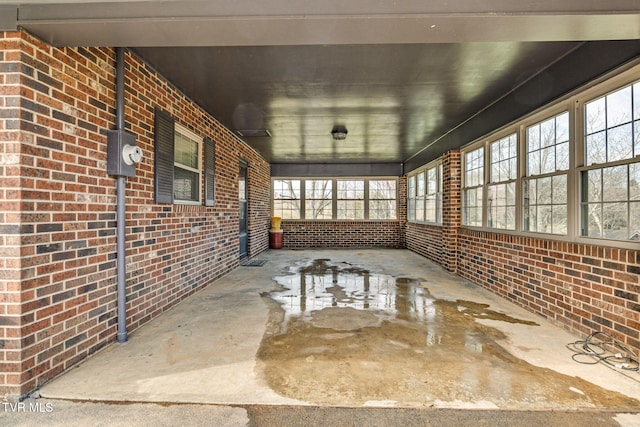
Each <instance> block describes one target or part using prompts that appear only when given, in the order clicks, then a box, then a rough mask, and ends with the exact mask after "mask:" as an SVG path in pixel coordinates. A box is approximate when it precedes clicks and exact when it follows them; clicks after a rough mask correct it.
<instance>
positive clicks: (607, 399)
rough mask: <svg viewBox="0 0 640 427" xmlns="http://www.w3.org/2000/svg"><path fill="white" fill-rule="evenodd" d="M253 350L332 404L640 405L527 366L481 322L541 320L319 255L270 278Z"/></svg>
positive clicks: (293, 386) (295, 385)
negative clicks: (266, 313)
mask: <svg viewBox="0 0 640 427" xmlns="http://www.w3.org/2000/svg"><path fill="white" fill-rule="evenodd" d="M275 280H276V282H277V283H278V284H279V285H280V286H281V287H282V289H281V290H280V289H277V290H274V291H272V292H269V293H265V294H264V296H265V297H268V298H270V299H271V300H272V301H273V302H275V304H272V309H271V321H270V322H269V325H270V327H269V329H268V330H267V331H266V337H265V339H264V340H263V342H262V345H261V347H260V350H259V352H258V357H259V358H260V359H261V360H262V361H263V362H264V373H265V376H266V378H267V382H268V384H269V386H270V387H271V388H273V389H274V390H275V391H276V392H278V393H279V394H281V395H283V396H287V397H291V398H295V399H299V400H304V401H308V402H312V403H314V404H328V405H358V406H360V405H381V404H382V405H394V406H395V405H400V406H407V405H408V406H416V405H418V406H419V405H430V404H434V403H437V402H474V405H475V406H476V407H479V406H480V407H498V408H500V407H513V406H514V405H517V406H518V407H520V408H526V409H535V408H540V407H545V408H554V409H560V408H565V407H572V408H597V409H603V408H608V409H631V408H632V409H640V403H639V402H638V400H636V399H634V398H632V397H628V396H625V395H623V394H621V393H617V392H612V391H609V390H606V389H604V388H602V387H599V386H596V385H593V384H591V383H589V382H587V381H585V380H582V379H580V378H577V377H572V376H568V375H563V374H560V373H558V372H555V371H553V370H551V369H547V368H540V367H536V366H533V365H531V364H529V363H527V362H525V361H524V360H522V359H520V358H518V357H515V356H513V355H512V354H511V353H509V351H507V350H506V349H505V348H504V347H503V346H502V345H500V344H499V343H498V341H499V340H504V339H505V338H506V336H505V334H504V333H502V332H500V331H499V330H497V329H496V328H493V327H491V326H486V325H483V324H481V323H478V322H477V321H476V320H477V319H490V320H495V321H499V322H508V323H516V324H522V325H528V326H531V332H530V333H531V334H532V339H534V338H533V336H535V329H536V327H539V324H538V323H536V322H534V321H531V320H524V319H519V318H516V317H512V316H510V315H508V314H505V313H500V312H497V311H494V310H492V309H491V308H490V306H489V304H486V303H480V302H476V301H466V300H460V299H457V300H445V299H438V298H435V297H434V296H433V295H431V293H430V292H429V289H428V287H425V286H423V285H422V283H421V281H420V280H419V279H416V278H410V277H392V276H390V275H386V274H378V273H374V272H371V271H369V270H367V269H364V268H361V267H357V266H353V265H351V264H349V263H334V262H332V261H331V260H330V259H315V260H313V261H312V262H311V263H309V264H307V265H303V266H300V267H298V268H293V269H292V272H291V274H290V275H285V276H280V277H276V278H275Z"/></svg>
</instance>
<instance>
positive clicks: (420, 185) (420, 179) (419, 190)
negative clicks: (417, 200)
mask: <svg viewBox="0 0 640 427" xmlns="http://www.w3.org/2000/svg"><path fill="white" fill-rule="evenodd" d="M416 180H417V187H416V194H417V195H418V196H424V192H425V185H424V172H420V173H419V174H418V175H417V176H416Z"/></svg>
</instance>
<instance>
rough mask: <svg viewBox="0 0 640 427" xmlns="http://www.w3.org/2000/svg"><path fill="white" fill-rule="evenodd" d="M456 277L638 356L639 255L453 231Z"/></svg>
mask: <svg viewBox="0 0 640 427" xmlns="http://www.w3.org/2000/svg"><path fill="white" fill-rule="evenodd" d="M458 239H459V246H458V251H459V259H458V274H459V275H460V276H462V277H465V278H467V279H469V280H471V281H472V282H474V283H477V284H480V285H482V286H484V287H486V288H487V289H490V290H491V291H493V292H494V293H497V294H499V295H502V296H503V297H505V298H507V299H509V300H511V301H513V302H515V303H517V304H519V305H521V306H523V307H525V308H527V309H529V310H531V311H533V312H535V313H538V314H541V315H542V316H544V317H546V318H548V319H550V320H552V321H554V322H556V323H559V324H562V325H564V326H565V327H567V328H568V329H570V330H572V331H574V332H577V333H580V334H582V335H587V334H590V333H592V332H595V331H604V332H607V333H610V334H612V335H613V336H615V337H616V338H617V339H619V340H620V341H622V342H624V343H626V344H628V345H630V346H632V347H635V348H636V349H640V335H639V334H640V303H639V297H640V250H630V249H616V248H609V247H604V246H595V245H586V244H578V243H568V242H558V241H552V240H544V239H536V238H531V237H522V236H512V235H504V234H496V233H490V232H480V231H472V230H465V229H461V230H460V233H459V237H458Z"/></svg>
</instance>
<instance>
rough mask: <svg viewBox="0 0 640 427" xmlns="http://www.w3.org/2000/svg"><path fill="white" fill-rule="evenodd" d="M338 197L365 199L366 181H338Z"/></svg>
mask: <svg viewBox="0 0 640 427" xmlns="http://www.w3.org/2000/svg"><path fill="white" fill-rule="evenodd" d="M338 199H364V181H363V180H348V181H347V180H345V181H338Z"/></svg>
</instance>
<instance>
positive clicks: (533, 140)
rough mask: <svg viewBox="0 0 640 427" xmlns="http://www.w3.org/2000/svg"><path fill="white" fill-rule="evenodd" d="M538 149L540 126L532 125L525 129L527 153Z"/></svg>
mask: <svg viewBox="0 0 640 427" xmlns="http://www.w3.org/2000/svg"><path fill="white" fill-rule="evenodd" d="M539 149H540V125H534V126H531V127H530V128H528V129H527V152H528V153H530V152H532V151H536V150H539Z"/></svg>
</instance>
